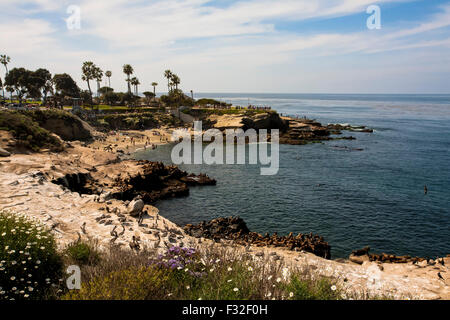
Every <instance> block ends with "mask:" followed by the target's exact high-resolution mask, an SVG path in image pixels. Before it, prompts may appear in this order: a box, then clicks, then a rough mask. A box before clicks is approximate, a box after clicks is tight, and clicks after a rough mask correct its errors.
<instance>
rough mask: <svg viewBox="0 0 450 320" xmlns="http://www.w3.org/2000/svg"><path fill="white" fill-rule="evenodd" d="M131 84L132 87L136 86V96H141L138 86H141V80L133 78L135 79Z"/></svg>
mask: <svg viewBox="0 0 450 320" xmlns="http://www.w3.org/2000/svg"><path fill="white" fill-rule="evenodd" d="M130 83H131V85H132V86H134V94H135V95H138V94H139V90H138V86H139V85H140V84H141V83H140V82H139V79H138V78H136V77H133V78H132V79H131V80H130Z"/></svg>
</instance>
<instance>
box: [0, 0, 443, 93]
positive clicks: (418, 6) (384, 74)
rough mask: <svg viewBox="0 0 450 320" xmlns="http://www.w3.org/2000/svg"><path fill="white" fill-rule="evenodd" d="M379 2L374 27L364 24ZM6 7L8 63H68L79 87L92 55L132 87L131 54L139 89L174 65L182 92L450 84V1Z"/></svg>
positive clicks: (0, 26)
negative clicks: (127, 66)
mask: <svg viewBox="0 0 450 320" xmlns="http://www.w3.org/2000/svg"><path fill="white" fill-rule="evenodd" d="M371 5H377V6H378V7H379V8H380V17H381V25H380V28H378V29H377V28H375V29H373V28H368V25H367V20H368V19H370V17H371V16H372V15H373V12H371V13H367V9H368V7H369V6H371ZM0 8H1V10H0V54H7V55H9V56H10V57H11V63H10V65H9V68H10V69H11V68H14V67H25V68H27V69H30V70H35V69H37V68H40V67H44V68H47V69H48V70H49V71H51V72H52V73H64V72H65V73H69V74H70V75H71V76H72V77H73V78H74V80H75V81H77V83H78V84H79V86H80V87H81V88H83V89H86V88H87V85H86V83H83V82H82V80H81V65H82V63H83V61H93V62H94V63H95V64H97V65H98V66H99V67H100V68H102V70H104V71H106V70H110V71H112V73H113V75H112V78H111V86H112V87H113V88H114V89H115V90H116V91H126V82H125V78H126V76H125V75H124V74H123V72H122V66H123V65H124V64H131V65H132V66H133V68H134V70H135V74H134V76H136V77H137V78H139V80H140V82H141V84H142V85H141V87H140V88H139V90H140V91H141V92H142V91H152V88H151V83H152V82H154V81H156V82H158V83H159V86H158V87H157V91H158V92H163V91H167V81H166V80H165V79H164V77H163V73H164V70H166V69H170V70H172V71H173V72H175V73H176V74H178V75H179V77H180V78H181V89H183V90H184V91H186V92H189V91H190V90H194V92H218V93H219V92H220V93H222V92H239V93H240V92H250V93H416V94H420V93H427V94H431V93H440V94H450V0H449V1H441V0H421V1H420V0H416V1H414V0H383V1H373V0H372V1H371V0H271V1H268V0H211V1H209V0H155V1H151V0H96V1H92V0H70V1H66V0H0ZM74 9H75V10H74ZM78 10H79V12H80V14H79V18H80V19H79V20H78V19H77V17H78V15H77V12H78ZM77 21H79V22H80V24H79V28H78V25H77V23H76V22H77ZM370 21H373V20H370ZM0 67H2V66H0ZM4 73H5V71H4V68H1V69H0V76H1V77H2V78H3V77H4ZM93 87H95V86H93Z"/></svg>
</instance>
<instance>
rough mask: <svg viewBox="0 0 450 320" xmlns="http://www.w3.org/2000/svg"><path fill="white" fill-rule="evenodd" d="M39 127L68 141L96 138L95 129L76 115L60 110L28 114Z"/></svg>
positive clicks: (38, 111)
mask: <svg viewBox="0 0 450 320" xmlns="http://www.w3.org/2000/svg"><path fill="white" fill-rule="evenodd" d="M26 114H27V115H29V116H31V117H32V118H33V120H35V121H36V122H38V123H39V125H40V126H41V127H42V128H44V129H46V130H48V131H50V132H52V133H54V134H56V135H58V136H60V137H61V139H63V140H66V141H75V140H80V141H87V140H91V139H92V138H93V136H94V133H93V132H94V129H93V128H92V127H91V126H90V125H89V124H87V123H86V122H85V121H83V120H81V119H80V118H79V117H77V116H76V115H73V114H71V113H69V112H65V111H60V110H35V111H30V112H27V113H26Z"/></svg>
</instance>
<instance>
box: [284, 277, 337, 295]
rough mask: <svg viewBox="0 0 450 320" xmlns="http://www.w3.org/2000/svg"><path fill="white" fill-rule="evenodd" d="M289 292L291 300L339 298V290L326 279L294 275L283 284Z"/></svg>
mask: <svg viewBox="0 0 450 320" xmlns="http://www.w3.org/2000/svg"><path fill="white" fill-rule="evenodd" d="M285 290H286V291H287V292H289V297H290V298H291V299H293V300H339V299H341V294H340V290H338V288H337V286H336V285H333V284H332V283H331V282H330V281H329V280H328V279H319V280H316V281H312V280H311V279H302V278H301V277H300V276H298V275H294V276H293V277H292V279H291V281H290V282H289V283H288V284H287V285H286V286H285Z"/></svg>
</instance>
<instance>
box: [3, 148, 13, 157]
mask: <svg viewBox="0 0 450 320" xmlns="http://www.w3.org/2000/svg"><path fill="white" fill-rule="evenodd" d="M10 155H11V153H9V152H8V151H6V150H5V149H2V148H0V157H9V156H10Z"/></svg>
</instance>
